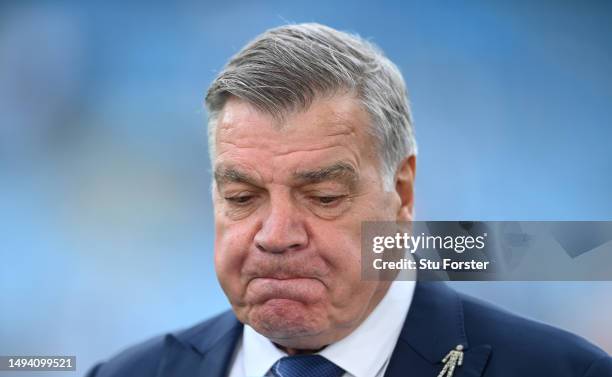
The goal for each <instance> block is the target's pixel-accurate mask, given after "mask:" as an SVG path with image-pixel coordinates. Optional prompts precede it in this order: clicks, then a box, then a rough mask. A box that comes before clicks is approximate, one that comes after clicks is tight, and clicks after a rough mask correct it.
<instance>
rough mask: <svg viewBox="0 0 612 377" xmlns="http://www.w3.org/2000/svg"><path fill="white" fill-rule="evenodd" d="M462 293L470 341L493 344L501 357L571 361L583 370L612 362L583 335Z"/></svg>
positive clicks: (544, 362) (543, 362) (547, 362)
mask: <svg viewBox="0 0 612 377" xmlns="http://www.w3.org/2000/svg"><path fill="white" fill-rule="evenodd" d="M459 296H460V298H461V301H462V304H463V312H464V317H465V318H464V321H465V328H466V335H467V337H468V339H469V341H470V343H473V344H490V345H491V346H492V347H493V349H494V350H496V352H495V353H496V354H497V355H498V357H499V355H509V357H512V358H514V360H515V362H517V360H520V359H522V361H524V362H525V363H526V364H530V363H532V364H539V365H552V364H554V363H559V362H561V363H563V364H566V363H570V364H572V366H573V369H574V370H575V371H581V372H582V374H584V373H586V371H587V370H588V369H589V368H590V367H593V365H596V364H598V363H599V364H601V365H609V364H608V363H609V359H610V358H609V355H608V354H607V353H606V352H605V351H603V350H602V349H600V348H599V347H597V346H595V345H594V344H592V343H590V342H588V341H587V340H586V339H584V338H582V337H579V336H577V335H575V334H572V333H570V332H568V331H565V330H562V329H559V328H556V327H553V326H550V325H547V324H544V323H541V322H538V321H535V320H531V319H528V318H525V317H521V316H519V315H517V314H514V313H512V312H509V311H507V310H505V309H501V308H499V307H496V306H494V305H492V304H490V303H488V302H485V301H482V300H479V299H476V298H474V297H471V296H468V295H464V294H459ZM582 374H578V375H582ZM606 376H608V375H606Z"/></svg>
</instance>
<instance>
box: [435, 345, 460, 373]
mask: <svg viewBox="0 0 612 377" xmlns="http://www.w3.org/2000/svg"><path fill="white" fill-rule="evenodd" d="M442 362H443V363H444V368H442V371H441V372H440V374H438V377H453V372H454V371H455V367H456V366H461V364H463V345H462V344H458V345H457V346H456V347H455V349H454V350H450V352H449V353H447V354H446V356H444V359H442Z"/></svg>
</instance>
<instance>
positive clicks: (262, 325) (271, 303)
mask: <svg viewBox="0 0 612 377" xmlns="http://www.w3.org/2000/svg"><path fill="white" fill-rule="evenodd" d="M247 317H248V318H247V321H246V322H245V323H247V324H248V325H249V326H251V327H252V328H253V329H255V331H257V332H258V333H260V334H262V335H264V336H265V337H267V338H269V339H272V340H274V341H275V342H276V343H279V344H281V345H283V346H287V347H289V346H292V347H295V345H287V344H285V343H287V342H290V343H293V342H300V343H301V342H302V341H308V339H311V338H313V337H317V336H319V335H320V334H321V333H323V332H325V329H326V328H327V327H328V326H327V316H326V315H325V314H324V312H322V311H321V310H320V309H317V308H312V307H310V306H309V305H305V304H303V303H301V302H298V301H293V300H287V299H273V300H268V301H266V302H265V303H263V304H260V305H257V306H255V307H253V308H252V309H251V310H250V311H249V313H248V316H247Z"/></svg>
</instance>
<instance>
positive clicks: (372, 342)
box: [242, 281, 415, 377]
mask: <svg viewBox="0 0 612 377" xmlns="http://www.w3.org/2000/svg"><path fill="white" fill-rule="evenodd" d="M414 288H415V282H414V281H394V282H392V283H391V286H390V287H389V290H388V291H387V293H386V294H385V297H383V299H382V300H381V301H380V303H379V304H378V305H377V306H376V308H374V310H373V311H372V313H370V315H369V316H368V318H366V319H365V321H363V323H361V325H359V327H357V328H356V329H355V330H354V331H353V332H352V333H350V334H349V335H348V336H346V337H345V338H343V339H341V340H339V341H337V342H336V343H333V344H330V345H329V346H327V347H325V348H324V349H323V350H322V351H321V352H319V354H320V355H322V356H324V357H325V358H327V359H328V360H330V361H332V362H333V363H335V364H336V365H338V366H339V367H341V368H342V369H344V370H345V371H346V372H347V373H349V374H350V375H352V376H354V377H370V376H376V375H377V374H378V372H379V371H380V370H381V369H382V368H383V367H384V366H385V365H386V363H387V361H388V360H389V358H390V357H391V354H392V353H393V349H394V348H395V344H396V343H397V339H398V337H399V334H400V332H401V330H402V327H403V325H404V320H405V318H406V315H407V314H408V309H409V308H410V302H411V301H412V296H413V294H414ZM364 344H367V345H368V347H364V346H363V345H364ZM242 345H243V351H244V371H245V375H246V376H263V375H265V374H266V373H267V372H268V370H269V369H270V368H271V367H272V365H274V363H276V362H277V361H278V360H279V359H280V358H282V357H284V356H287V354H286V353H285V352H283V351H281V350H279V349H278V348H276V346H275V345H274V344H273V343H272V342H271V341H270V340H268V338H266V337H264V336H263V335H261V334H259V333H257V332H256V331H255V330H254V329H253V328H252V327H250V326H248V325H245V326H244V332H243V335H242Z"/></svg>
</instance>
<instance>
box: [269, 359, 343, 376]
mask: <svg viewBox="0 0 612 377" xmlns="http://www.w3.org/2000/svg"><path fill="white" fill-rule="evenodd" d="M270 370H271V371H272V375H273V376H274V377H340V376H341V375H342V374H343V373H344V370H343V369H342V368H340V367H339V366H337V365H336V364H334V363H332V362H331V361H329V360H327V359H326V358H324V357H323V356H321V355H297V356H286V357H283V358H282V359H280V360H278V361H277V362H276V363H275V364H274V365H272V369H270Z"/></svg>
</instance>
